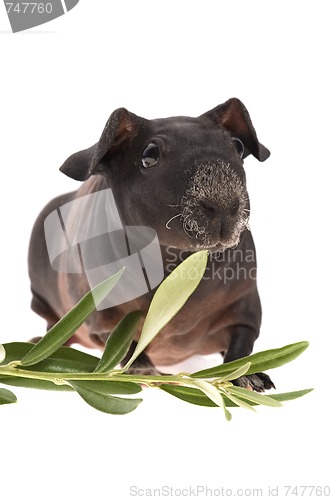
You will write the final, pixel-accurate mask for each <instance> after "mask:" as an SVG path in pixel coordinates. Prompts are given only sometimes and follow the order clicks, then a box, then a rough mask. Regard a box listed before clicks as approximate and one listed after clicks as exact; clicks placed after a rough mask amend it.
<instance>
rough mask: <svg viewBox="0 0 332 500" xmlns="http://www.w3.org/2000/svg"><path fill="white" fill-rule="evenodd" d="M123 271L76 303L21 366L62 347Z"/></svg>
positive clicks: (25, 358)
mask: <svg viewBox="0 0 332 500" xmlns="http://www.w3.org/2000/svg"><path fill="white" fill-rule="evenodd" d="M123 270H124V268H123V269H121V270H120V271H118V272H117V273H116V274H114V275H113V276H111V277H110V278H108V279H107V280H105V281H103V282H102V283H100V284H99V285H97V286H96V287H94V288H93V289H92V290H90V291H89V292H88V293H86V294H85V295H84V297H83V298H82V299H81V300H80V301H79V302H78V304H77V305H76V306H75V307H74V308H73V309H71V310H70V311H69V312H68V313H67V314H65V315H64V316H63V318H61V319H60V321H58V322H57V323H56V324H55V325H54V326H53V327H52V328H51V329H50V330H49V331H48V332H47V333H46V335H45V336H44V337H43V338H42V339H41V340H40V341H39V342H38V343H37V344H36V345H35V346H34V347H33V348H32V349H31V351H29V352H28V354H27V355H26V356H24V358H23V359H22V360H21V365H22V366H31V365H34V364H36V363H38V362H39V361H41V360H43V359H45V358H47V357H48V356H50V355H51V354H53V352H55V351H56V350H57V349H58V348H59V347H60V346H62V345H63V344H64V343H65V342H67V340H69V339H70V337H71V336H72V335H73V334H74V333H75V331H76V330H77V328H78V327H80V326H81V325H82V324H83V323H84V321H85V320H86V319H87V317H88V316H89V315H90V314H91V313H92V311H93V310H94V309H95V308H96V307H98V305H99V304H100V303H101V302H102V301H103V300H104V298H105V297H106V296H107V295H108V294H109V292H110V291H111V290H112V288H113V287H114V286H115V284H116V283H117V281H118V280H119V279H120V278H121V276H122V273H123Z"/></svg>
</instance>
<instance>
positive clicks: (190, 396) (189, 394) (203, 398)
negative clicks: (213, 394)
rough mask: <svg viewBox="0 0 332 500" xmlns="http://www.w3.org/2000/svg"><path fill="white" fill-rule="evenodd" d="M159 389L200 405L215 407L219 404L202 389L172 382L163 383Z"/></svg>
mask: <svg viewBox="0 0 332 500" xmlns="http://www.w3.org/2000/svg"><path fill="white" fill-rule="evenodd" d="M159 389H162V390H163V391H164V392H167V393H168V394H171V395H172V396H175V397H176V398H178V399H181V400H182V401H186V402H187V403H192V404H194V405H198V406H213V407H215V408H217V406H218V405H216V404H215V403H214V402H213V401H211V399H210V398H209V397H207V395H206V394H204V393H203V392H202V391H201V390H200V389H194V388H193V387H185V386H179V385H171V384H162V385H160V386H159Z"/></svg>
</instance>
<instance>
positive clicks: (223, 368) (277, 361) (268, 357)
mask: <svg viewBox="0 0 332 500" xmlns="http://www.w3.org/2000/svg"><path fill="white" fill-rule="evenodd" d="M308 345H309V342H297V343H295V344H290V345H287V346H284V347H280V348H278V349H270V350H267V351H262V352H257V353H256V354H252V355H251V356H246V357H244V358H241V359H237V360H236V361H231V362H229V363H224V364H222V365H219V366H214V367H213V368H208V369H206V370H200V371H199V372H195V373H193V374H191V376H192V377H197V378H214V377H223V376H227V375H228V374H229V373H232V372H233V371H234V370H237V369H238V368H240V367H241V366H243V365H244V364H245V363H251V366H250V368H249V370H248V371H247V375H250V374H252V373H257V372H263V371H265V370H270V369H272V368H277V367H278V366H282V365H284V364H285V363H289V362H290V361H293V360H294V359H296V358H297V357H298V356H299V355H300V354H302V352H303V351H305V350H306V349H307V347H308Z"/></svg>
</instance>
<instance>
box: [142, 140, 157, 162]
mask: <svg viewBox="0 0 332 500" xmlns="http://www.w3.org/2000/svg"><path fill="white" fill-rule="evenodd" d="M159 157H160V153H159V148H158V146H157V144H155V143H154V142H150V144H148V145H147V146H146V148H145V149H144V150H143V153H142V165H143V167H145V168H149V167H155V166H156V165H157V163H158V162H159Z"/></svg>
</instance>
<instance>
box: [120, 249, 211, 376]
mask: <svg viewBox="0 0 332 500" xmlns="http://www.w3.org/2000/svg"><path fill="white" fill-rule="evenodd" d="M207 258H208V252H207V251H205V250H204V251H201V252H197V253H194V254H192V255H190V257H188V258H187V259H186V260H185V261H183V262H182V263H181V264H180V265H179V266H177V267H176V268H175V269H174V271H173V272H172V273H171V274H170V275H169V276H167V278H166V279H165V280H164V281H163V282H162V283H161V285H159V287H158V289H157V291H156V293H155V294H154V297H153V299H152V301H151V304H150V308H149V310H148V313H147V315H146V319H145V322H144V325H143V329H142V333H141V336H140V338H139V341H138V343H137V346H136V349H135V351H134V353H133V355H132V357H131V358H130V360H129V361H128V363H127V364H126V366H125V367H124V368H123V371H126V370H127V369H128V368H129V366H130V365H131V364H132V363H133V362H134V360H135V359H136V358H137V357H138V356H139V355H140V354H141V352H142V351H144V349H145V348H146V347H147V346H148V345H149V344H150V342H151V341H152V340H153V339H154V338H155V337H156V335H157V334H158V333H159V332H160V330H161V329H162V328H163V327H164V326H165V325H166V324H167V323H168V322H169V321H170V320H171V319H172V318H173V317H174V316H175V315H176V313H177V312H178V311H179V310H180V309H181V308H182V307H183V305H184V304H185V303H186V302H187V300H188V299H189V297H190V295H191V294H192V293H193V292H194V291H195V290H196V288H197V286H198V285H199V283H200V281H201V279H202V277H203V274H204V272H205V268H206V263H207Z"/></svg>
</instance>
